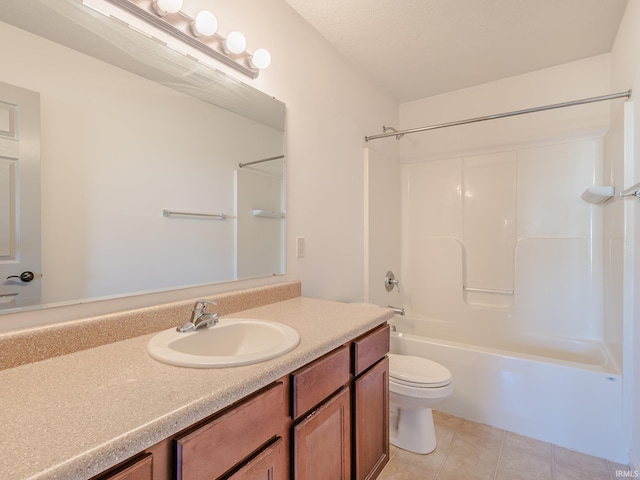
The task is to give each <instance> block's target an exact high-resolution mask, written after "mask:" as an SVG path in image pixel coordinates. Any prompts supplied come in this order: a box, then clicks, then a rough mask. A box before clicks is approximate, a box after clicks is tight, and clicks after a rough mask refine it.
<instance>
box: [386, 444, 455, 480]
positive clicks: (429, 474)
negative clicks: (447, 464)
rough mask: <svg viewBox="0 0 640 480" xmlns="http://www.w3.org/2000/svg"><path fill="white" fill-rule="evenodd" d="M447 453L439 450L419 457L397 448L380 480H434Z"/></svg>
mask: <svg viewBox="0 0 640 480" xmlns="http://www.w3.org/2000/svg"><path fill="white" fill-rule="evenodd" d="M446 456H447V453H446V452H445V451H443V450H441V449H439V448H436V449H435V450H434V451H433V452H431V453H429V454H427V455H418V454H416V453H411V452H407V451H405V450H402V449H400V448H396V453H395V454H394V455H393V457H392V458H391V460H389V463H388V464H387V466H386V467H385V468H384V470H383V471H382V473H381V474H380V476H379V477H378V480H413V479H416V480H418V479H419V480H423V479H424V480H434V479H435V478H436V475H437V474H438V472H439V471H440V468H441V467H442V463H443V462H444V460H445V458H446Z"/></svg>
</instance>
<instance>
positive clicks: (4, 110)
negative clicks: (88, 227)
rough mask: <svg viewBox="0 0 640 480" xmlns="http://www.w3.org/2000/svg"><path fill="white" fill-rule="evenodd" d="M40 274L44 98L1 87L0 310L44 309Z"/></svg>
mask: <svg viewBox="0 0 640 480" xmlns="http://www.w3.org/2000/svg"><path fill="white" fill-rule="evenodd" d="M40 269H41V265H40V95H39V94H38V93H36V92H32V91H30V90H26V89H23V88H19V87H15V86H12V85H9V84H6V83H0V310H4V309H8V308H14V307H24V306H28V305H31V304H38V303H40V302H39V299H40V289H41V280H40V271H41V270H40ZM24 272H33V273H34V276H33V279H32V280H31V281H28V280H29V279H30V278H31V275H29V274H24V275H22V274H23V273H24ZM8 277H11V278H8ZM25 280H27V281H25Z"/></svg>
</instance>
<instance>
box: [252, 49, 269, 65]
mask: <svg viewBox="0 0 640 480" xmlns="http://www.w3.org/2000/svg"><path fill="white" fill-rule="evenodd" d="M251 64H252V65H253V66H254V67H256V68H259V69H260V70H264V69H265V68H267V67H268V66H269V65H271V54H270V53H269V50H267V49H266V48H259V49H257V50H256V51H255V52H253V55H252V56H251Z"/></svg>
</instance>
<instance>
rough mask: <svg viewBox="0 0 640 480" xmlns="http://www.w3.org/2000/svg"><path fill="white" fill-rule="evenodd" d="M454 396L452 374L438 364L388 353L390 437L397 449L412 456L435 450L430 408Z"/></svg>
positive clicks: (434, 434)
mask: <svg viewBox="0 0 640 480" xmlns="http://www.w3.org/2000/svg"><path fill="white" fill-rule="evenodd" d="M451 393H453V384H452V383H451V372H450V371H449V370H448V369H446V368H445V367H443V366H442V365H440V364H439V363H436V362H433V361H431V360H427V359H426V358H421V357H413V356H410V355H398V354H394V353H390V354H389V407H390V408H389V424H390V425H389V436H390V441H391V443H392V444H393V445H395V446H396V447H400V448H402V449H403V450H409V451H410V452H414V453H421V454H425V453H430V452H432V451H433V450H435V448H436V431H435V428H434V426H433V414H432V411H431V409H432V408H433V407H434V406H436V405H437V404H439V403H440V402H442V401H443V400H445V399H446V398H447V397H448V396H449V395H451Z"/></svg>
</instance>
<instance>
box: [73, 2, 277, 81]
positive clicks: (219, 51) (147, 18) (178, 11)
mask: <svg viewBox="0 0 640 480" xmlns="http://www.w3.org/2000/svg"><path fill="white" fill-rule="evenodd" d="M104 1H106V2H108V3H111V4H113V5H116V6H117V7H120V8H121V9H123V10H125V11H126V12H128V13H130V14H133V15H135V16H136V17H137V18H138V19H141V20H143V21H144V22H145V23H147V24H150V25H152V26H154V27H156V28H158V29H160V30H161V31H162V32H164V33H165V34H169V35H172V36H173V37H176V38H178V39H180V40H181V41H182V42H184V43H186V44H188V45H189V46H191V47H193V48H196V49H197V50H199V51H200V52H202V53H205V54H207V55H208V56H210V57H212V58H214V59H216V60H218V61H220V62H222V63H223V64H225V65H227V66H229V67H232V68H234V69H236V70H237V71H239V72H241V73H243V74H245V75H247V76H249V77H251V78H257V77H258V75H260V71H261V70H264V69H265V68H267V67H268V66H269V65H270V64H271V54H270V53H269V51H268V50H266V49H264V48H258V49H257V50H256V51H255V52H254V53H250V52H248V51H247V50H246V49H247V40H246V38H245V36H244V35H243V34H242V33H240V32H238V31H232V32H231V33H229V34H228V35H227V36H226V37H224V36H223V35H221V34H219V33H218V19H217V18H216V16H215V15H214V14H213V13H212V12H209V11H207V10H202V11H200V12H198V13H197V14H196V16H195V18H192V17H190V16H189V15H188V14H187V13H185V12H184V10H183V6H184V2H183V0H104ZM83 3H85V4H87V3H88V2H87V0H83ZM144 33H145V34H149V32H144ZM152 36H153V35H152Z"/></svg>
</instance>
